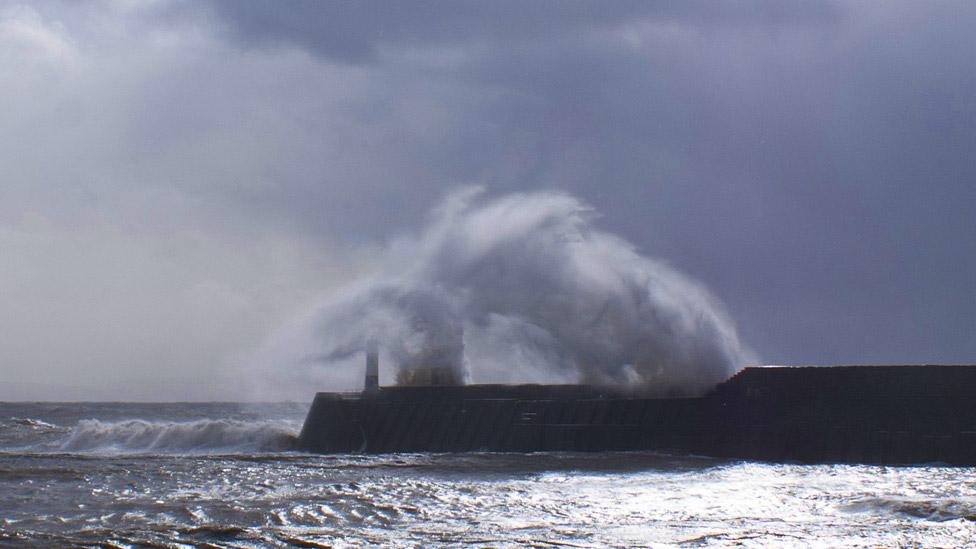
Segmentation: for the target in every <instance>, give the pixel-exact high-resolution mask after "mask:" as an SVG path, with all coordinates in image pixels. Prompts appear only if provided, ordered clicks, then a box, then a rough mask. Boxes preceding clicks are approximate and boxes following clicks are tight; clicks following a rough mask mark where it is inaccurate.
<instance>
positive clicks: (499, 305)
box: [279, 188, 748, 394]
mask: <svg viewBox="0 0 976 549" xmlns="http://www.w3.org/2000/svg"><path fill="white" fill-rule="evenodd" d="M595 217H596V216H595V214H594V212H593V210H592V208H590V207H589V206H587V205H586V204H584V203H583V202H581V201H580V200H579V199H577V198H575V197H573V196H571V195H568V194H565V193H561V192H534V193H518V194H509V195H505V196H500V197H495V198H492V197H489V196H486V194H485V193H484V192H483V191H482V190H481V189H480V188H468V189H464V190H462V191H459V192H456V193H454V194H452V195H450V196H448V197H447V199H445V200H444V201H443V203H442V204H441V205H440V206H439V207H437V208H436V209H435V210H434V212H433V215H432V217H431V220H430V222H429V223H428V225H427V227H426V228H425V229H424V230H423V231H422V232H421V233H420V234H419V235H418V236H416V237H405V238H402V239H400V240H398V241H396V242H395V243H394V244H393V245H391V246H390V248H389V249H388V251H387V253H386V257H385V260H384V265H383V267H382V268H381V269H380V270H379V272H378V273H377V274H376V275H374V276H373V277H371V278H369V279H367V280H362V281H360V282H359V283H357V284H355V285H353V286H350V287H349V288H347V289H345V290H344V291H342V292H341V293H340V294H339V295H337V296H335V297H334V298H333V299H331V300H329V301H328V302H326V303H325V304H323V305H321V306H320V307H319V308H317V309H316V310H315V311H313V312H312V313H311V314H310V315H309V317H308V319H307V321H306V322H305V323H304V324H303V327H302V330H301V331H302V332H303V333H304V336H303V337H298V338H295V337H292V338H291V339H290V341H291V342H292V343H293V344H294V343H299V347H298V348H297V349H296V348H292V349H291V354H292V359H291V360H286V361H285V362H289V363H291V364H292V365H297V363H300V362H302V361H304V362H305V363H306V365H307V366H311V367H313V368H321V367H323V366H325V367H330V366H342V367H347V368H351V367H353V366H352V365H353V364H356V365H358V364H359V362H360V361H361V360H360V359H359V356H358V355H359V354H360V353H361V351H362V349H363V348H364V347H365V343H366V341H367V339H368V338H370V337H375V338H377V339H378V340H379V341H380V342H381V344H382V347H383V351H384V357H383V360H384V361H389V362H392V363H393V364H395V365H396V367H397V368H398V369H399V377H400V378H404V377H409V375H406V376H405V374H409V372H410V371H411V370H412V369H415V368H418V367H423V366H440V367H446V368H451V369H453V370H454V372H455V373H456V375H457V377H459V378H461V379H466V380H470V381H474V382H529V381H535V382H586V383H598V384H627V385H633V386H640V387H642V388H645V389H647V390H650V391H658V392H662V393H671V394H674V393H697V392H701V391H704V390H706V389H707V388H708V387H710V386H712V385H713V384H715V383H717V382H719V381H722V380H723V379H725V378H727V377H728V376H729V375H731V374H732V373H733V372H734V371H735V370H737V369H738V368H739V367H740V366H741V365H742V363H743V362H744V360H745V357H746V356H748V354H747V351H746V350H745V349H744V347H743V346H742V345H741V344H740V342H739V339H738V336H737V334H736V331H735V328H734V326H733V324H732V322H731V321H730V320H729V318H728V317H727V316H726V314H725V313H724V312H723V310H722V307H721V306H720V305H719V304H718V303H717V301H716V300H715V299H714V298H713V297H711V296H710V295H709V293H708V292H707V291H706V290H705V289H704V288H703V287H702V286H701V285H699V284H697V283H695V282H693V281H691V280H689V279H688V278H686V277H685V276H683V275H682V274H680V273H678V272H677V271H676V270H674V269H673V268H671V267H669V266H667V265H665V264H664V263H662V262H660V261H656V260H653V259H650V258H647V257H644V256H642V255H640V254H639V253H638V252H637V251H636V250H635V248H634V247H633V246H632V245H631V244H629V243H627V242H626V241H624V240H622V239H620V238H618V237H616V236H614V235H612V234H609V233H607V232H604V231H601V230H599V229H596V228H594V226H593V220H594V218H595ZM296 350H298V351H299V355H295V351H296ZM280 358H281V357H280V356H279V359H280ZM296 359H297V360H296ZM432 362H433V363H432ZM360 370H361V367H355V368H354V371H355V372H356V373H357V374H360V373H361V372H360Z"/></svg>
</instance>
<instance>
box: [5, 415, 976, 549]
mask: <svg viewBox="0 0 976 549" xmlns="http://www.w3.org/2000/svg"><path fill="white" fill-rule="evenodd" d="M306 410H307V406H306V405H304V404H295V403H281V404H229V403H202V404H201V403H192V404H186V403H181V404H145V403H4V404H0V546H4V547H249V548H250V547H360V546H389V547H457V546H470V545H473V546H484V547H508V546H532V547H609V546H614V547H618V546H626V547H726V546H736V547H743V546H744V547H803V546H814V547H818V546H819V547H859V546H863V547H877V546H888V547H894V546H924V547H963V546H976V478H974V474H973V473H974V469H972V468H958V467H945V466H940V465H938V464H931V465H928V466H914V467H880V466H858V465H813V466H811V465H798V464H770V463H755V462H743V461H729V460H717V459H709V458H703V457H686V456H685V457H682V456H667V455H660V454H652V453H604V454H563V453H554V454H553V453H540V454H528V455H515V454H433V455H431V454H389V455H380V456H365V455H334V456H320V455H311V454H305V453H301V452H297V451H294V450H292V449H291V448H292V443H293V440H294V437H295V436H296V435H297V433H298V431H299V429H300V428H301V422H302V420H303V418H304V415H305V412H306Z"/></svg>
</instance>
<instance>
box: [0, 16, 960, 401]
mask: <svg viewBox="0 0 976 549" xmlns="http://www.w3.org/2000/svg"><path fill="white" fill-rule="evenodd" d="M973 23H976V7H973V5H972V4H970V3H964V2H945V3H938V4H919V3H911V2H891V3H884V4H874V3H854V2H851V3H840V2H838V3H834V2H728V3H722V4H720V5H718V6H716V4H713V3H704V2H702V3H698V2H689V3H671V2H668V3H663V2H662V3H653V2H634V3H629V2H620V3H611V4H607V3H598V2H592V3H591V2H558V3H555V2H554V3H545V2H540V3H522V2H490V3H468V2H450V3H443V4H441V3H431V2H416V3H414V2H404V3H397V4H396V5H395V6H389V5H383V4H379V3H369V2H365V3H320V2H296V3H289V4H287V8H285V7H283V5H282V4H280V3H274V2H257V1H254V2H210V3H203V4H201V3H195V2H183V1H179V0H172V1H168V0H157V1H152V2H145V3H140V2H105V3H75V2H65V3H61V2H31V3H21V2H4V3H2V4H0V76H2V78H3V82H4V83H5V85H4V86H2V87H0V100H2V101H3V104H4V105H5V108H4V109H3V110H0V166H2V171H0V178H2V179H0V295H2V296H3V297H2V300H3V301H2V303H3V307H2V308H0V329H2V331H3V333H4V334H6V335H5V340H6V341H5V343H4V344H2V345H0V364H2V365H3V366H2V369H3V370H2V371H3V372H4V377H5V381H6V380H9V381H10V383H9V384H5V385H6V387H7V388H5V389H4V390H5V391H6V392H4V393H3V394H0V398H106V397H112V396H114V395H117V394H119V393H120V392H121V393H122V394H125V395H127V396H131V398H150V399H169V400H173V399H182V398H214V397H221V398H243V397H246V396H247V393H246V391H245V389H246V387H244V384H241V383H239V378H240V377H241V376H240V374H239V372H241V367H242V366H241V365H242V364H250V363H251V362H252V361H253V357H254V353H255V351H256V350H257V349H258V348H260V346H261V343H262V342H263V341H264V340H265V339H266V338H267V337H268V334H270V333H272V332H274V331H275V329H276V328H278V327H279V326H280V325H282V324H283V323H287V322H288V320H289V319H291V318H293V317H294V316H295V315H296V314H299V312H300V311H302V310H307V309H308V307H310V306H311V305H310V304H311V303H313V302H318V301H319V300H321V299H326V298H328V296H330V295H333V293H334V292H335V291H336V289H337V288H339V287H341V286H343V285H345V284H346V283H348V282H349V281H351V280H355V279H357V278H360V277H362V276H368V275H370V274H373V273H375V272H376V269H378V268H380V264H381V263H382V259H381V256H382V253H381V252H380V251H379V250H381V249H383V248H384V247H385V243H387V242H389V241H390V240H395V239H396V238H398V236H399V235H401V234H403V233H404V232H407V233H409V232H411V231H414V230H415V229H416V227H419V226H421V225H422V223H423V219H424V216H425V215H426V212H427V211H428V210H429V209H430V208H431V207H432V205H434V204H435V203H437V201H438V200H440V197H442V196H443V195H444V194H445V193H448V192H450V191H451V190H453V189H456V188H458V187H459V186H462V185H468V184H478V185H482V186H484V187H486V188H488V189H489V190H490V191H491V192H496V193H507V192H526V191H539V190H548V191H556V192H567V193H572V194H573V195H576V196H579V197H580V198H581V199H582V200H584V201H585V202H587V203H589V204H592V205H593V206H594V207H595V208H596V209H597V210H598V211H600V212H602V213H603V217H601V218H600V219H599V220H598V221H597V224H598V226H599V227H600V229H601V230H606V231H609V232H613V233H617V234H619V235H621V236H622V237H623V238H625V239H626V240H628V241H630V242H632V243H634V244H635V245H636V246H637V247H638V249H639V251H640V252H641V253H643V254H646V255H650V256H654V257H659V258H664V259H665V260H667V261H668V262H669V263H670V264H672V265H674V266H675V267H676V268H678V269H680V270H681V271H683V272H686V273H689V274H690V275H691V276H693V277H694V278H696V279H698V280H700V281H702V282H703V283H704V284H705V286H707V287H708V288H710V289H711V292H712V293H713V294H714V295H715V296H717V297H718V298H719V299H721V300H722V301H723V302H724V303H725V304H726V306H727V310H728V311H729V313H730V314H731V316H732V317H734V318H735V319H736V321H737V325H738V328H739V334H740V336H741V337H742V339H743V341H745V342H748V343H749V344H750V346H751V347H752V348H753V349H754V350H755V351H756V352H757V354H758V355H759V356H761V357H762V358H763V359H764V360H766V361H768V362H774V363H836V362H845V363H856V362H972V361H973V357H974V356H976V338H973V337H972V332H973V328H974V327H976V289H974V287H973V282H972V281H973V280H976V238H974V237H976V221H974V217H973V215H972V211H973V208H974V206H976V184H974V175H976V165H974V163H973V160H972V159H973V158H974V153H976V130H974V128H976V94H974V90H976V65H974V64H973V63H972V62H971V59H970V57H971V55H970V52H972V51H973V50H974V46H976V44H974V41H976V38H974V37H973V36H972V33H971V32H970V29H971V28H972V26H973ZM316 382H320V383H323V384H327V383H330V380H329V379H325V378H323V379H318V380H317V381H316ZM261 383H262V384H264V385H267V384H268V382H261ZM294 396H295V398H302V397H303V395H302V394H297V393H295V394H294Z"/></svg>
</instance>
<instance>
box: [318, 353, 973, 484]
mask: <svg viewBox="0 0 976 549" xmlns="http://www.w3.org/2000/svg"><path fill="white" fill-rule="evenodd" d="M300 443H301V445H302V447H303V448H305V449H307V450H309V451H313V452H320V453H344V452H367V453H385V452H468V451H492V452H537V451H576V452H592V451H616V450H654V451H662V452H672V453H680V454H697V455H707V456H715V457H727V458H741V459H757V460H768V461H798V462H806V463H824V462H831V463H836V462H845V463H878V464H910V463H929V462H939V463H947V464H955V465H976V366H936V365H927V366H832V367H822V366H819V367H755V368H746V369H744V370H742V371H740V372H739V373H738V374H737V375H735V376H733V377H732V378H731V379H729V380H728V381H726V382H724V383H722V384H720V385H718V386H717V387H716V388H715V389H714V390H713V391H711V392H710V393H708V394H707V395H705V396H703V397H697V398H648V397H642V396H635V395H633V394H627V393H625V392H622V391H620V390H615V389H612V388H600V387H590V386H580V385H466V386H443V387H441V386H427V387H380V388H377V389H376V390H374V391H371V392H364V393H318V394H317V395H316V397H315V400H314V402H313V404H312V408H311V409H310V410H309V413H308V417H307V418H306V421H305V425H304V427H303V429H302V433H301V435H300Z"/></svg>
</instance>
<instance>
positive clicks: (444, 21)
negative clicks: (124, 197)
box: [189, 0, 836, 63]
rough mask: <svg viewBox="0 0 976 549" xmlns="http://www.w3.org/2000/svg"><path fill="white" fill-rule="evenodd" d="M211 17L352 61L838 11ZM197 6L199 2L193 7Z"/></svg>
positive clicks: (258, 11) (375, 5)
mask: <svg viewBox="0 0 976 549" xmlns="http://www.w3.org/2000/svg"><path fill="white" fill-rule="evenodd" d="M210 6H211V7H212V10H213V15H214V17H215V18H216V19H217V20H218V21H219V22H221V23H225V25H223V28H224V29H225V30H226V31H227V32H228V33H229V35H230V36H232V37H233V38H235V39H237V40H240V41H242V42H244V43H247V44H252V45H258V46H268V45H271V46H274V45H282V44H294V45H297V46H299V47H302V48H306V49H308V50H309V51H310V52H312V53H314V54H316V55H322V56H324V57H328V58H331V59H336V60H341V61H345V62H350V63H366V62H375V61H377V60H378V58H379V56H380V50H382V49H383V48H384V47H390V48H396V47H402V46H407V47H410V46H413V47H418V46H419V47H423V46H434V45H437V44H448V45H456V44H458V43H468V44H471V43H475V44H477V43H485V44H486V45H488V46H492V47H495V46H497V45H499V44H503V43H506V42H509V43H511V42H516V43H518V42H538V41H545V40H552V39H553V38H554V37H560V36H562V37H572V36H574V35H575V36H577V37H578V36H579V35H587V34H590V33H592V32H593V31H594V30H596V29H600V28H604V27H607V26H614V25H619V24H621V23H627V22H633V21H637V20H641V19H644V18H651V19H654V20H659V21H670V20H676V21H684V22H693V23H696V24H702V25H709V26H729V25H733V26H746V27H751V26H754V25H777V26H789V25H792V24H807V23H810V22H820V21H825V20H830V19H832V18H834V17H835V16H836V11H835V9H834V8H833V6H832V5H831V4H829V3H825V2H802V1H787V2H773V1H766V0H761V1H747V2H723V3H717V4H716V3H713V2H700V1H692V2H641V1H631V0H623V1H619V2H598V1H592V0H574V1H569V2H560V1H544V2H519V1H516V0H501V1H498V2H474V1H463V2H433V1H430V2H428V1H413V2H397V3H395V4H390V3H389V2H380V1H367V2H317V1H315V0H300V1H294V2H289V3H287V4H282V3H280V2H274V1H273V0H254V1H249V2H234V1H232V0H214V1H212V2H210ZM189 8H190V9H196V7H195V6H192V5H191V6H189Z"/></svg>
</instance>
